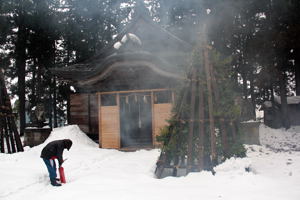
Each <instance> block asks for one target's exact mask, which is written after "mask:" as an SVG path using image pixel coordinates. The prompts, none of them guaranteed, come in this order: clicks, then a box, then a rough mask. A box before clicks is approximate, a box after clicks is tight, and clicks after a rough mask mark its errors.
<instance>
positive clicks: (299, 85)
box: [295, 49, 300, 96]
mask: <svg viewBox="0 0 300 200" xmlns="http://www.w3.org/2000/svg"><path fill="white" fill-rule="evenodd" d="M299 59H300V49H298V56H297V60H296V61H295V62H296V65H295V80H296V95H297V96H300V60H299Z"/></svg>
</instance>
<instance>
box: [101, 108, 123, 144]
mask: <svg viewBox="0 0 300 200" xmlns="http://www.w3.org/2000/svg"><path fill="white" fill-rule="evenodd" d="M99 124H100V127H101V131H100V138H101V144H102V145H101V146H102V148H113V149H119V148H120V142H121V138H120V113H119V106H101V108H100V122H99Z"/></svg>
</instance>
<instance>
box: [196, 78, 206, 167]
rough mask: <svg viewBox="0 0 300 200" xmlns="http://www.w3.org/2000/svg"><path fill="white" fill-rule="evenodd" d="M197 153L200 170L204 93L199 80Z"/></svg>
mask: <svg viewBox="0 0 300 200" xmlns="http://www.w3.org/2000/svg"><path fill="white" fill-rule="evenodd" d="M198 86H199V140H200V141H199V155H198V167H199V170H200V171H201V170H202V169H203V168H204V132H205V123H204V95H203V87H202V84H201V83H200V81H199V84H198Z"/></svg>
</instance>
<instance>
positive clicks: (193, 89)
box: [187, 68, 197, 173]
mask: <svg viewBox="0 0 300 200" xmlns="http://www.w3.org/2000/svg"><path fill="white" fill-rule="evenodd" d="M196 78H197V70H196V69H195V68H193V69H192V78H191V110H190V114H191V115H190V116H191V117H190V122H189V135H188V155H187V173H189V172H190V171H191V168H192V163H193V158H192V157H193V137H194V121H195V101H196V94H195V93H196V81H197V79H196Z"/></svg>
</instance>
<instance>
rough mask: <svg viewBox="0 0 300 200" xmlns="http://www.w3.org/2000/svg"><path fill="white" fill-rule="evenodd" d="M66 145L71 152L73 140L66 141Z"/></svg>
mask: <svg viewBox="0 0 300 200" xmlns="http://www.w3.org/2000/svg"><path fill="white" fill-rule="evenodd" d="M64 144H65V148H66V149H68V151H69V150H70V148H71V146H72V144H73V142H72V140H69V139H64Z"/></svg>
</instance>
